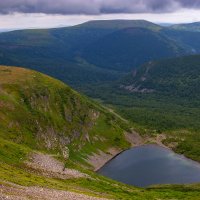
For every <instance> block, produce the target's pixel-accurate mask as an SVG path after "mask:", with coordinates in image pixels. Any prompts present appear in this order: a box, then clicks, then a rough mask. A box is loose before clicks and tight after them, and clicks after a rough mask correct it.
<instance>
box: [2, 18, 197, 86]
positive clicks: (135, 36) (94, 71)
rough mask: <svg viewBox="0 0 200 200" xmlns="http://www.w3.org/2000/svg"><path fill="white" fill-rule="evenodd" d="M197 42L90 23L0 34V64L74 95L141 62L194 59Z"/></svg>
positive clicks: (124, 24)
mask: <svg viewBox="0 0 200 200" xmlns="http://www.w3.org/2000/svg"><path fill="white" fill-rule="evenodd" d="M194 38H195V39H194ZM199 40H200V33H199V32H194V31H180V30H175V28H174V27H173V26H172V27H162V26H159V25H157V24H153V23H151V22H148V21H144V20H108V21H106V20H103V21H90V22H86V23H84V24H80V25H77V26H72V27H66V28H55V29H38V30H19V31H12V32H6V33H1V34H0V47H1V48H0V64H5V65H15V66H24V67H27V68H31V69H35V70H38V71H41V72H43V73H46V74H49V75H51V76H54V77H56V78H58V79H60V80H62V81H64V82H66V83H68V84H70V85H72V86H73V87H76V88H77V89H78V88H80V87H86V86H84V85H88V84H91V83H102V82H107V81H113V80H117V79H119V78H120V77H122V76H124V75H125V73H127V72H129V71H131V70H133V69H134V68H138V67H139V66H140V65H141V64H143V63H145V62H149V61H152V60H157V59H162V58H169V57H177V56H182V55H188V54H197V53H199V52H200V42H199Z"/></svg>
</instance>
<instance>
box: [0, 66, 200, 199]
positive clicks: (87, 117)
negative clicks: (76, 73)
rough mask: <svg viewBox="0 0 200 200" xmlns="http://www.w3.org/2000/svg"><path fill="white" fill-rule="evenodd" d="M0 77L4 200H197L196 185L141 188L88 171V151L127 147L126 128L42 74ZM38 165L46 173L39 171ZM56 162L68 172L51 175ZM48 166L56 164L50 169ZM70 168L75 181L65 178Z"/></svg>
mask: <svg viewBox="0 0 200 200" xmlns="http://www.w3.org/2000/svg"><path fill="white" fill-rule="evenodd" d="M0 75H1V76H0V108H1V109H0V120H1V123H0V186H1V195H4V194H5V198H6V199H7V198H10V197H12V199H13V198H14V199H15V198H18V199H19V198H22V197H23V198H24V197H25V198H35V197H36V196H37V195H39V196H38V198H40V199H44V198H52V197H55V198H58V197H59V198H62V197H63V198H68V195H69V199H72V198H75V199H80V198H81V199H91V200H97V199H101V198H104V199H133V200H134V199H141V200H147V199H152V200H156V199H163V200H164V199H165V200H167V199H193V200H197V199H198V197H199V196H200V188H199V185H190V186H157V187H156V188H148V189H139V188H135V187H131V186H128V185H125V184H121V183H118V182H116V181H112V180H109V179H107V178H104V177H102V176H99V175H97V174H96V173H94V172H92V171H91V170H89V169H92V168H91V166H90V165H89V163H87V156H89V155H90V154H91V153H92V152H93V153H97V154H98V151H99V150H101V151H104V152H107V150H108V148H111V147H112V148H117V149H124V148H127V147H129V144H128V142H127V141H126V140H125V138H124V131H125V130H128V126H127V124H126V123H125V122H123V121H122V120H121V119H120V118H118V117H117V116H115V115H113V114H111V113H109V112H108V111H107V110H106V109H105V108H102V107H101V106H100V105H97V104H96V103H94V102H92V101H90V100H88V99H87V98H85V97H83V96H81V95H79V94H78V93H77V92H75V91H73V90H72V89H70V88H69V87H68V86H66V85H65V84H63V83H62V82H60V81H57V80H55V79H52V78H50V77H48V76H46V75H43V74H41V73H38V72H35V71H29V70H25V69H22V68H15V67H5V66H1V67H0ZM67 149H68V151H67ZM67 152H68V153H69V158H68V159H67V160H65V159H66V157H65V156H64V155H66V153H67ZM30 156H33V157H32V158H31V159H30ZM34 156H35V157H34ZM40 156H41V159H42V160H40V161H37V159H38V157H40ZM64 158H65V159H64ZM35 159H36V161H34V160H35ZM55 160H57V161H55ZM32 162H37V163H32ZM41 162H42V163H43V165H44V166H47V167H48V168H50V169H44V168H42V169H41V168H38V166H40V163H41ZM57 162H66V168H67V171H65V173H66V174H64V171H63V172H57V171H55V170H56V167H59V164H58V163H57ZM55 163H56V165H55ZM51 165H55V166H54V168H53V169H52V171H51V167H52V166H51ZM45 170H46V171H45ZM47 170H50V171H47ZM70 170H72V172H73V173H75V174H76V176H78V177H76V176H75V177H74V175H71V176H69V174H68V173H72V172H71V171H70ZM79 176H80V177H79ZM63 195H64V196H63ZM2 198H4V196H2Z"/></svg>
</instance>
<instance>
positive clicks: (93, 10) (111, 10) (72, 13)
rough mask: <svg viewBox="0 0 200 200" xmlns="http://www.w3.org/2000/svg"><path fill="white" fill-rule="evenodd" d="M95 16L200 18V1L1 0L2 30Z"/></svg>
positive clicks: (161, 19) (173, 20)
mask: <svg viewBox="0 0 200 200" xmlns="http://www.w3.org/2000/svg"><path fill="white" fill-rule="evenodd" d="M94 19H146V20H150V21H152V22H157V23H187V22H194V21H200V0H0V29H19V28H35V27H41V28H46V27H59V26H68V25H74V24H78V23H82V22H85V21H88V20H94Z"/></svg>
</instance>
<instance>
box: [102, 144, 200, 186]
mask: <svg viewBox="0 0 200 200" xmlns="http://www.w3.org/2000/svg"><path fill="white" fill-rule="evenodd" d="M98 173H100V174H101V175H104V176H107V177H109V178H112V179H114V180H117V181H120V182H123V183H126V184H129V185H135V186H139V187H147V186H150V185H154V184H183V183H197V182H200V164H199V163H197V162H194V161H192V160H189V159H187V158H185V157H183V156H180V155H178V154H175V153H174V152H172V151H170V150H168V149H165V148H162V147H159V146H157V145H144V146H140V147H136V148H132V149H130V150H127V151H124V152H123V153H121V154H119V155H118V156H117V157H115V158H114V159H112V160H111V161H109V162H108V163H107V164H106V165H104V166H103V167H102V168H101V169H100V170H99V171H98Z"/></svg>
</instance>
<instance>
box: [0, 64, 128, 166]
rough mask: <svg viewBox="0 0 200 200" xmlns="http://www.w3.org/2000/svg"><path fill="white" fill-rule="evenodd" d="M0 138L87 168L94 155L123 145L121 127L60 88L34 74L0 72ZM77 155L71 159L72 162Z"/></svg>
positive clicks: (12, 70)
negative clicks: (66, 151) (89, 157)
mask: <svg viewBox="0 0 200 200" xmlns="http://www.w3.org/2000/svg"><path fill="white" fill-rule="evenodd" d="M0 75H1V76H0V86H1V90H0V108H1V109H0V119H1V124H0V134H1V139H3V140H8V141H15V142H17V143H18V144H25V145H26V146H28V147H29V148H32V149H37V150H46V151H49V152H58V153H59V154H60V155H61V157H62V155H64V154H65V149H66V147H67V148H68V149H69V151H70V158H71V159H72V160H78V161H80V162H83V163H86V159H87V155H90V154H92V153H95V152H97V150H101V151H105V152H106V151H108V150H109V148H111V147H116V148H117V149H118V150H120V149H123V148H126V147H127V146H128V143H127V142H126V141H125V139H124V135H123V132H124V130H123V128H122V127H123V123H121V126H120V122H119V120H118V119H117V118H116V117H115V116H113V115H111V114H109V113H107V111H106V110H105V109H103V108H101V107H100V106H98V105H95V104H94V103H92V102H90V101H89V100H88V99H87V98H85V97H82V96H80V95H79V94H77V93H76V92H74V91H73V90H72V89H70V88H69V87H67V86H66V85H64V84H63V83H61V82H59V81H56V80H54V79H52V78H50V77H48V76H45V75H42V74H40V73H38V72H35V71H28V70H25V69H21V68H12V67H2V66H1V67H0ZM74 155H76V156H75V157H73V156H74Z"/></svg>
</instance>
